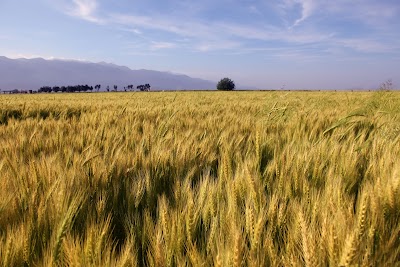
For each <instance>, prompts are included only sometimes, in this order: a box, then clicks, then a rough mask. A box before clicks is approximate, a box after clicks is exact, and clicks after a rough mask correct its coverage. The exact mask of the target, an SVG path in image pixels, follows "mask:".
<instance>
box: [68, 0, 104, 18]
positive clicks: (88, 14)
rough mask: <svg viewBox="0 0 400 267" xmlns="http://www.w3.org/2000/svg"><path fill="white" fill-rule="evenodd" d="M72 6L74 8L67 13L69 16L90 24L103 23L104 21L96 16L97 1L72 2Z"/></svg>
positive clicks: (75, 0) (81, 0) (79, 0)
mask: <svg viewBox="0 0 400 267" xmlns="http://www.w3.org/2000/svg"><path fill="white" fill-rule="evenodd" d="M72 4H73V5H72V7H70V8H69V10H68V11H67V13H68V14H69V15H71V16H75V17H79V18H81V19H84V20H87V21H90V22H95V23H103V20H102V19H100V18H99V17H98V16H96V14H95V12H96V10H97V8H98V3H97V0H72Z"/></svg>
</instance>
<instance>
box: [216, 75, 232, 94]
mask: <svg viewBox="0 0 400 267" xmlns="http://www.w3.org/2000/svg"><path fill="white" fill-rule="evenodd" d="M233 89H235V82H234V81H232V80H231V79H229V78H223V79H222V80H220V81H219V82H218V84H217V90H221V91H232V90H233Z"/></svg>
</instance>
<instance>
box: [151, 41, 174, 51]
mask: <svg viewBox="0 0 400 267" xmlns="http://www.w3.org/2000/svg"><path fill="white" fill-rule="evenodd" d="M175 47H177V45H176V44H175V43H171V42H155V41H152V42H151V46H150V48H151V49H153V50H159V49H171V48H175Z"/></svg>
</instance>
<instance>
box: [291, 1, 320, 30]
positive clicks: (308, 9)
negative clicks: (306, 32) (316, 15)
mask: <svg viewBox="0 0 400 267" xmlns="http://www.w3.org/2000/svg"><path fill="white" fill-rule="evenodd" d="M298 2H299V4H300V5H301V9H302V10H301V17H300V18H299V19H297V20H296V21H295V22H294V24H293V26H297V25H299V24H300V23H301V22H303V21H304V20H306V19H308V18H309V17H310V16H311V15H312V14H313V12H314V10H315V8H316V3H315V1H314V0H298Z"/></svg>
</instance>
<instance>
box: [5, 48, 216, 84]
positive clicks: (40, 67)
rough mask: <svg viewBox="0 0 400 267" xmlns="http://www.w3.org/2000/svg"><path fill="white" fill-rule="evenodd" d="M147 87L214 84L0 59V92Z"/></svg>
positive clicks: (102, 66) (102, 67)
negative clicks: (75, 86)
mask: <svg viewBox="0 0 400 267" xmlns="http://www.w3.org/2000/svg"><path fill="white" fill-rule="evenodd" d="M146 83H149V84H150V85H151V87H152V90H185V89H186V90H196V89H215V86H216V83H215V82H211V81H207V80H202V79H196V78H191V77H189V76H186V75H180V74H173V73H169V72H160V71H153V70H131V69H129V68H128V67H123V66H118V65H114V64H110V63H105V62H99V63H90V62H82V61H67V60H45V59H42V58H35V59H9V58H7V57H1V56H0V89H2V90H12V89H23V90H29V89H32V90H37V89H39V88H40V87H42V86H67V85H79V84H83V85H84V84H88V85H91V86H94V85H96V84H101V90H102V91H103V90H105V89H106V87H107V85H109V86H110V89H112V88H113V86H114V85H117V86H118V90H119V91H120V90H123V88H124V86H127V85H129V84H133V85H134V88H136V86H137V85H139V84H146Z"/></svg>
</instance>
